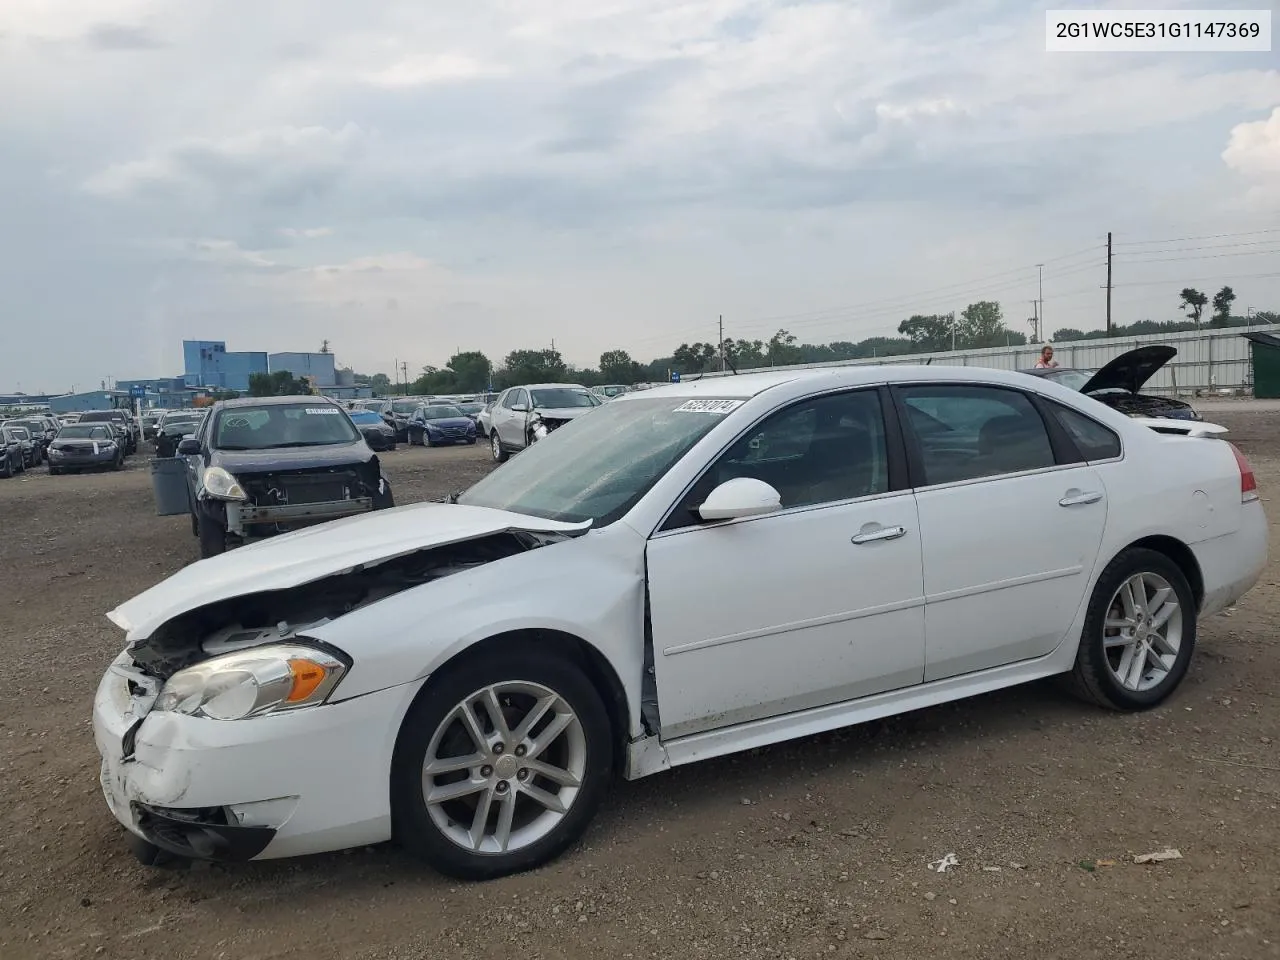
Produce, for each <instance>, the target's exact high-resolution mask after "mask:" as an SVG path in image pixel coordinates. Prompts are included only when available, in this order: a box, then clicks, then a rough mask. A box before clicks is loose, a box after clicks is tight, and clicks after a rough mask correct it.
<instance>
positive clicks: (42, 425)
mask: <svg viewBox="0 0 1280 960" xmlns="http://www.w3.org/2000/svg"><path fill="white" fill-rule="evenodd" d="M4 426H6V427H21V428H22V429H24V430H26V431H27V433H29V434H31V442H32V444H33V447H34V459H35V464H36V465H38V464H40V463H41V462H42V461H43V460H44V459H45V451H46V450H48V449H49V444H50V443H52V442H53V438H54V437H56V436H57V435H58V431H57V430H52V429H50V428H49V424H48V423H46V422H45V420H44V418H43V417H21V418H18V419H14V420H6V421H5V422H4Z"/></svg>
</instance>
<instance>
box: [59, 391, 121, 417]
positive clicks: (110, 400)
mask: <svg viewBox="0 0 1280 960" xmlns="http://www.w3.org/2000/svg"><path fill="white" fill-rule="evenodd" d="M128 402H129V395H128V394H127V393H123V394H122V393H120V392H118V391H111V390H90V391H88V392H86V393H68V394H67V395H66V396H62V397H51V398H50V399H49V411H50V412H51V413H55V414H57V413H83V412H84V411H85V410H110V409H111V408H112V407H116V406H120V405H121V404H127V403H128Z"/></svg>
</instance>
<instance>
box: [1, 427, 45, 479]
mask: <svg viewBox="0 0 1280 960" xmlns="http://www.w3.org/2000/svg"><path fill="white" fill-rule="evenodd" d="M4 426H5V429H6V430H8V431H9V432H10V433H11V434H13V436H14V437H16V438H17V440H18V443H19V445H21V447H22V466H23V469H30V468H31V467H38V466H40V464H41V463H42V462H43V455H44V446H43V443H42V442H41V441H40V440H37V439H36V438H35V437H33V436H32V435H31V431H30V430H28V429H27V428H26V427H20V426H18V425H17V424H16V423H14V422H13V421H9V422H8V423H6V424H5V425H4Z"/></svg>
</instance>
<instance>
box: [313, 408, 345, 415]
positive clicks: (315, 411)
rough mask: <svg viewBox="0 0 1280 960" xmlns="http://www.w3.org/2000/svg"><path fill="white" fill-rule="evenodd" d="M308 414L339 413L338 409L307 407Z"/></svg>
mask: <svg viewBox="0 0 1280 960" xmlns="http://www.w3.org/2000/svg"><path fill="white" fill-rule="evenodd" d="M306 412H307V413H334V414H336V413H337V412H338V408H337V407H307V408H306Z"/></svg>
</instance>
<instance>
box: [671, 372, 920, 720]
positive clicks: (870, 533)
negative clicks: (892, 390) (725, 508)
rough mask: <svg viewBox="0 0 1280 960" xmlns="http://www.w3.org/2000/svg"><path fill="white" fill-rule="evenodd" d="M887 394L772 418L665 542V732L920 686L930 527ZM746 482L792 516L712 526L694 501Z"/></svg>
mask: <svg viewBox="0 0 1280 960" xmlns="http://www.w3.org/2000/svg"><path fill="white" fill-rule="evenodd" d="M881 397H882V395H881V393H880V392H879V391H877V390H875V389H867V390H856V391H849V392H845V393H840V394H829V395H825V396H822V397H818V398H811V399H808V400H804V401H800V402H798V403H796V404H793V405H791V406H789V407H787V408H785V409H783V410H781V411H779V412H778V413H776V414H774V415H772V416H771V417H770V418H768V419H766V420H765V421H764V422H763V423H762V424H761V425H760V426H759V427H757V428H753V429H752V430H750V431H749V432H748V434H747V435H745V436H743V437H742V438H740V439H739V441H738V442H737V443H736V444H735V445H734V446H733V447H731V448H730V449H729V450H728V451H727V452H726V453H725V454H724V455H723V456H722V457H721V458H720V459H719V460H718V461H717V462H716V463H715V464H713V465H712V467H711V468H710V469H709V470H708V471H707V473H706V474H705V475H704V476H703V478H702V479H701V480H700V481H699V482H698V483H697V484H695V486H694V488H693V490H692V491H691V493H690V494H689V495H688V496H687V497H686V498H685V501H684V502H682V503H681V504H679V505H677V507H676V508H675V510H674V511H673V513H672V515H671V517H670V518H669V519H668V521H667V522H666V523H664V524H663V527H662V529H660V530H659V532H657V533H656V534H655V535H654V536H653V537H652V538H651V539H650V542H649V545H648V551H647V563H648V578H649V602H650V615H651V620H652V628H653V646H654V666H655V672H656V678H657V688H658V704H659V713H660V715H661V728H662V736H663V737H664V738H671V737H680V736H685V735H688V734H693V733H698V732H701V731H705V730H712V729H716V728H720V727H726V726H730V725H733V724H736V723H743V722H747V721H750V720H756V719H762V718H765V717H771V716H778V715H781V714H786V713H791V712H794V711H797V710H804V709H807V708H809V707H816V706H821V705H824V704H830V703H837V702H840V701H844V700H851V699H854V698H857V697H862V696H867V695H870V694H874V693H881V692H883V691H886V690H893V689H897V688H900V687H906V686H910V685H912V684H917V683H919V682H920V680H921V676H922V674H923V670H924V606H923V604H924V599H923V589H922V561H921V547H920V525H919V521H918V518H917V514H916V506H915V499H914V497H913V496H912V494H911V492H910V491H909V490H906V489H902V485H901V483H900V482H899V479H898V478H897V477H896V476H895V477H893V478H892V480H893V482H892V483H891V471H890V469H889V456H888V438H887V437H886V430H885V421H884V418H883V416H882V410H881V402H882V401H881ZM894 442H897V438H894ZM894 472H896V471H894ZM740 476H751V477H755V478H757V479H760V480H763V481H765V482H766V483H769V484H770V485H772V486H773V487H775V488H776V489H777V490H778V491H779V493H780V494H781V498H782V506H783V509H782V510H781V511H780V512H778V513H774V514H770V515H766V516H760V517H752V518H744V519H739V520H731V521H723V522H715V523H704V522H700V521H699V520H698V519H697V518H696V515H695V514H694V513H693V508H695V507H696V506H697V505H698V504H700V503H701V502H702V501H703V500H705V499H706V495H707V494H708V493H709V492H710V491H711V489H713V488H714V487H715V486H717V485H718V484H719V483H722V482H724V481H725V480H728V479H731V478H733V477H740Z"/></svg>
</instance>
